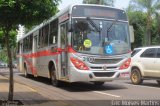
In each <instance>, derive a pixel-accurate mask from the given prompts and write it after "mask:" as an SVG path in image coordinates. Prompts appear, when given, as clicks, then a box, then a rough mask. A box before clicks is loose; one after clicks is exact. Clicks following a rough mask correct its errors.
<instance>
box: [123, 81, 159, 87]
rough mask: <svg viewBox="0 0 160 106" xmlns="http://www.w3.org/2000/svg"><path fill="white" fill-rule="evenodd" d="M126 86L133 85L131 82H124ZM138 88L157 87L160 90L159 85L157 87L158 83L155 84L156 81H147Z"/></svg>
mask: <svg viewBox="0 0 160 106" xmlns="http://www.w3.org/2000/svg"><path fill="white" fill-rule="evenodd" d="M126 83H127V84H131V85H133V84H132V83H131V82H126ZM138 86H148V87H157V88H160V85H158V83H156V81H155V82H154V81H152V82H150V81H149V82H148V81H145V82H143V83H142V84H140V85H138Z"/></svg>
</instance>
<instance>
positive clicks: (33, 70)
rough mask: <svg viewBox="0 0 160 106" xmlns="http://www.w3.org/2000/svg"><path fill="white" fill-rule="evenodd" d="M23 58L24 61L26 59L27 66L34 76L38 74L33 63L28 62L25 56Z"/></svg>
mask: <svg viewBox="0 0 160 106" xmlns="http://www.w3.org/2000/svg"><path fill="white" fill-rule="evenodd" d="M23 57H24V59H25V61H26V63H27V65H28V66H29V68H30V70H31V72H32V74H33V75H35V74H37V70H36V68H35V67H33V65H32V63H31V62H30V61H29V60H27V58H26V56H24V55H23Z"/></svg>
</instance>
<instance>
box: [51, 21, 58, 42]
mask: <svg viewBox="0 0 160 106" xmlns="http://www.w3.org/2000/svg"><path fill="white" fill-rule="evenodd" d="M57 37H58V19H56V20H54V21H52V22H51V23H50V33H49V45H52V44H56V43H57Z"/></svg>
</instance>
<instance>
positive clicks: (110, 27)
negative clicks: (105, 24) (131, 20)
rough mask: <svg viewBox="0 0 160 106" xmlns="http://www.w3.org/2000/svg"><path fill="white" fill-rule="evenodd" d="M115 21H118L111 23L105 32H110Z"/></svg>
mask: <svg viewBox="0 0 160 106" xmlns="http://www.w3.org/2000/svg"><path fill="white" fill-rule="evenodd" d="M117 21H118V20H117V19H115V20H114V21H113V22H112V24H111V25H110V26H109V28H108V29H107V32H110V31H111V29H112V27H113V25H114V24H115V23H116V22H117Z"/></svg>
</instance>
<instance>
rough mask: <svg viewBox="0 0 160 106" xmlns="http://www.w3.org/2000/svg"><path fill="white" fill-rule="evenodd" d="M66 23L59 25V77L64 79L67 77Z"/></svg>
mask: <svg viewBox="0 0 160 106" xmlns="http://www.w3.org/2000/svg"><path fill="white" fill-rule="evenodd" d="M67 33H68V28H67V22H65V23H62V24H61V25H60V48H61V49H62V53H61V55H60V63H61V77H62V78H64V77H65V78H66V77H67V76H68V69H67V67H68V57H67V55H68V54H67V43H68V42H67Z"/></svg>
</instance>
